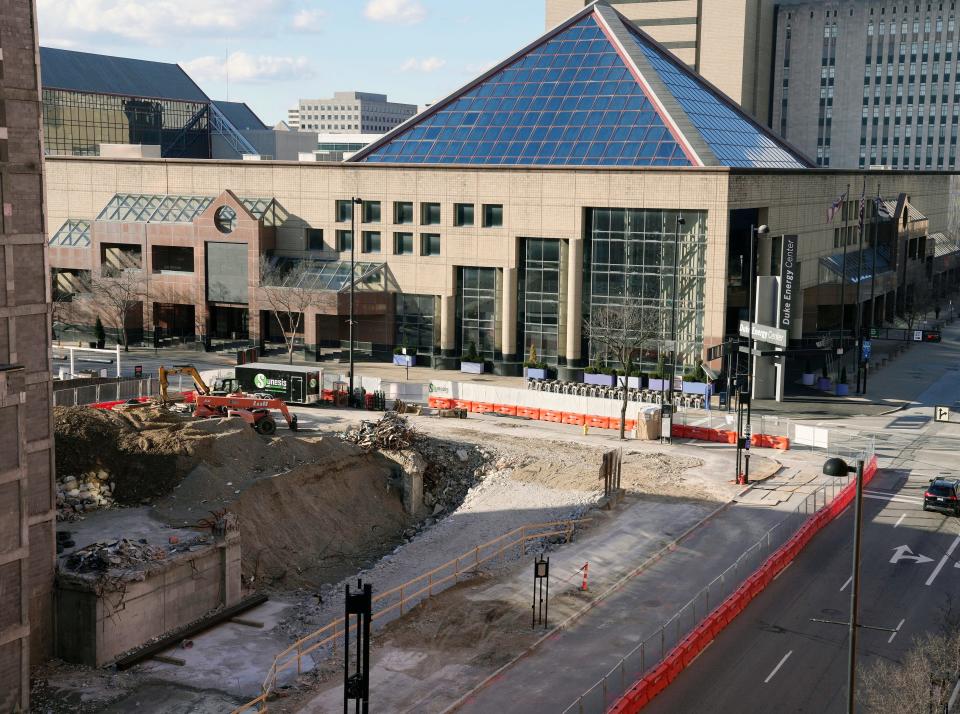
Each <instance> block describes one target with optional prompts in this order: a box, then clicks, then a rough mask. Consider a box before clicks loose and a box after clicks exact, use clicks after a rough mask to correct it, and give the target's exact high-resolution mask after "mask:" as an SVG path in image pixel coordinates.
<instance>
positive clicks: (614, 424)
mask: <svg viewBox="0 0 960 714" xmlns="http://www.w3.org/2000/svg"><path fill="white" fill-rule="evenodd" d="M610 428H611V429H617V430H618V431H619V429H620V420H619V419H617V418H616V417H610ZM624 428H625V429H626V430H627V431H633V430H634V429H636V428H637V420H636V419H627V421H626V426H625V427H624Z"/></svg>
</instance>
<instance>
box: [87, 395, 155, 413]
mask: <svg viewBox="0 0 960 714" xmlns="http://www.w3.org/2000/svg"><path fill="white" fill-rule="evenodd" d="M131 401H136V402H137V403H138V404H146V403H147V402H149V401H150V397H136V398H135V399H121V400H119V401H113V402H97V403H96V404H91V405H90V406H91V407H93V408H94V409H107V410H110V409H113V408H114V407H115V406H118V405H120V404H129V403H130V402H131Z"/></svg>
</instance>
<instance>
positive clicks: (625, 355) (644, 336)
mask: <svg viewBox="0 0 960 714" xmlns="http://www.w3.org/2000/svg"><path fill="white" fill-rule="evenodd" d="M584 331H585V332H586V334H587V336H588V337H589V338H590V342H591V343H592V344H593V345H594V346H596V347H597V348H598V349H597V352H598V353H599V356H600V357H601V359H603V360H604V361H607V362H615V363H616V364H617V365H618V366H619V367H620V369H622V370H623V374H624V377H623V404H622V405H621V407H620V438H621V439H623V438H625V436H624V435H625V431H626V420H627V403H628V401H627V396H628V395H627V388H626V387H627V377H628V376H629V375H630V372H631V371H632V370H633V368H634V365H636V364H638V363H639V359H640V356H641V353H642V351H643V348H644V347H645V346H647V345H649V344H651V343H653V342H657V341H658V340H659V338H660V313H659V311H658V310H655V309H652V308H644V307H642V306H641V305H639V304H627V305H623V306H619V307H601V308H597V309H595V310H594V311H593V313H592V315H591V316H590V317H589V318H588V319H585V320H584Z"/></svg>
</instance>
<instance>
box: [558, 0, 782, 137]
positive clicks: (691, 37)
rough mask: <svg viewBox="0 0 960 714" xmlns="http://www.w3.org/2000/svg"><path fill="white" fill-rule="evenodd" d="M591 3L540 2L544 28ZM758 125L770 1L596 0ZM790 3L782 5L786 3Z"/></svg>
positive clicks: (764, 92) (764, 94)
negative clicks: (544, 12)
mask: <svg viewBox="0 0 960 714" xmlns="http://www.w3.org/2000/svg"><path fill="white" fill-rule="evenodd" d="M592 1H593V0H546V21H547V22H546V24H547V29H550V28H551V27H555V26H556V25H558V24H560V22H562V21H563V20H565V19H566V18H567V17H569V16H570V15H573V14H574V13H575V12H578V11H580V10H582V9H583V7H584V6H585V5H589V4H590V3H591V2H592ZM601 1H602V2H606V3H607V4H609V5H611V6H613V7H614V8H616V9H617V10H618V11H619V12H620V13H622V14H623V15H624V16H625V17H626V18H627V19H629V20H631V21H632V22H633V23H634V24H635V25H637V26H638V27H640V28H641V29H642V30H644V31H645V32H647V33H648V34H649V35H650V36H651V37H653V38H654V39H655V40H657V42H659V43H660V44H661V45H663V46H664V47H666V48H667V49H669V50H670V51H671V52H673V54H674V55H676V56H677V57H678V58H679V59H680V60H682V61H683V62H685V63H686V64H687V65H688V66H689V67H690V68H691V69H693V70H694V71H696V72H699V73H700V74H701V75H702V76H703V77H704V79H706V80H707V81H709V82H711V83H712V84H713V85H714V86H716V87H717V88H719V89H720V90H722V91H723V92H724V93H725V94H726V95H727V96H728V97H730V98H731V99H733V100H734V101H735V102H737V103H738V104H739V105H740V106H741V107H742V108H743V109H744V110H745V111H746V112H747V113H748V114H750V115H751V116H753V117H754V118H755V119H758V120H759V121H762V122H764V123H768V122H769V116H770V69H771V55H772V53H773V44H772V43H773V36H774V29H773V22H774V14H775V6H776V5H778V4H779V5H783V4H784V2H783V0H781V2H779V3H776V2H775V0H601ZM790 2H791V0H786V4H789V3H790Z"/></svg>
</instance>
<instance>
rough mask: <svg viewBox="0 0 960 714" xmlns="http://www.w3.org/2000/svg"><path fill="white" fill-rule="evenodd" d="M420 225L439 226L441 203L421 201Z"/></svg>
mask: <svg viewBox="0 0 960 714" xmlns="http://www.w3.org/2000/svg"><path fill="white" fill-rule="evenodd" d="M420 225H422V226H439V225H440V204H439V203H421V204H420Z"/></svg>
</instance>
